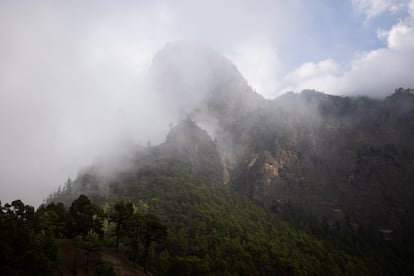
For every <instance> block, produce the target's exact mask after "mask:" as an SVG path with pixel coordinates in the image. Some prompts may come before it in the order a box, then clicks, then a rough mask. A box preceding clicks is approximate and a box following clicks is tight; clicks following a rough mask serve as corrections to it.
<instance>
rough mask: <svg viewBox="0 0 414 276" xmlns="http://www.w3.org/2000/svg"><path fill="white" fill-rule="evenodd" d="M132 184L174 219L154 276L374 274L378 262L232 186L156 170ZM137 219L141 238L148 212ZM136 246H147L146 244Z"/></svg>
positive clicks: (154, 262)
mask: <svg viewBox="0 0 414 276" xmlns="http://www.w3.org/2000/svg"><path fill="white" fill-rule="evenodd" d="M129 185H130V184H128V183H126V186H127V187H131V188H133V189H132V190H131V191H128V189H127V190H126V193H127V194H130V195H133V196H134V200H135V201H136V202H141V201H143V200H144V201H145V203H146V204H147V205H148V209H149V210H152V211H154V212H156V213H158V214H159V215H160V216H161V217H162V219H163V221H165V222H166V223H167V225H168V230H167V231H168V235H167V237H166V241H165V242H164V243H163V244H162V246H155V247H154V248H153V250H152V251H151V250H150V251H149V255H151V258H150V261H149V267H150V269H151V271H153V272H155V273H156V274H160V275H209V274H210V275H275V274H276V275H278V274H282V275H283V274H294V275H366V274H374V273H372V271H373V270H372V267H370V266H371V265H372V263H370V262H366V260H364V259H362V258H360V255H358V256H354V255H352V254H350V252H349V251H346V250H343V249H342V248H341V247H339V246H336V245H335V244H332V242H330V241H329V240H327V239H324V238H322V237H318V236H317V235H314V234H313V233H310V232H308V231H305V230H303V229H299V228H297V227H295V226H293V225H292V224H288V223H286V222H284V221H283V220H281V219H280V218H278V217H277V216H276V215H275V214H274V213H272V212H271V211H268V210H266V209H265V208H263V207H261V206H260V205H257V204H255V203H253V202H252V201H251V200H249V199H248V198H246V197H244V196H241V195H240V194H239V193H237V192H234V191H232V190H231V189H227V188H217V187H214V188H212V187H210V186H206V185H203V184H202V182H200V180H199V179H197V178H194V177H191V176H188V175H180V174H175V175H172V174H170V175H169V176H161V175H157V174H156V173H154V174H152V175H149V176H146V177H145V180H143V181H142V182H138V183H137V182H136V183H135V184H134V185H130V186H129ZM140 191H145V192H140ZM132 192H135V194H134V193H132ZM137 192H138V193H137ZM121 196H122V195H121ZM131 221H132V223H131V226H130V227H131V229H135V232H134V231H132V232H131V233H134V234H136V235H137V236H136V237H137V241H138V240H140V230H139V229H140V227H141V225H142V223H143V216H142V215H140V214H134V216H133V219H132V220H131ZM134 225H135V226H136V228H134ZM132 240H133V239H132V238H131V237H130V241H132ZM135 248H136V250H137V251H141V252H143V250H144V247H143V245H142V243H140V242H138V243H136V247H135ZM375 265H378V264H375ZM379 265H381V264H379ZM379 270H380V269H379ZM377 271H378V269H377Z"/></svg>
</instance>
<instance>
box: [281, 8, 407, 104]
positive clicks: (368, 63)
mask: <svg viewBox="0 0 414 276" xmlns="http://www.w3.org/2000/svg"><path fill="white" fill-rule="evenodd" d="M413 3H414V1H411V2H410V7H411V8H410V10H409V13H408V14H409V16H408V18H406V19H404V20H402V21H400V22H398V23H397V24H395V25H394V26H392V27H391V29H390V30H388V31H381V32H380V38H381V39H383V40H385V41H386V46H385V47H384V48H380V49H375V50H372V51H367V52H363V53H359V54H357V55H356V56H355V57H354V58H353V59H352V60H351V61H350V62H347V63H345V64H339V63H337V62H335V61H334V60H332V59H327V60H322V61H320V62H316V63H315V62H310V63H305V64H303V65H301V66H300V67H299V68H297V69H295V70H293V71H292V72H290V73H288V74H286V75H285V76H283V77H282V81H281V82H280V83H281V85H280V87H279V90H278V93H279V94H280V93H283V92H285V91H288V90H293V91H301V90H302V89H316V90H320V91H325V92H327V93H331V94H344V95H355V94H358V95H367V96H372V97H384V96H386V95H389V94H390V93H391V92H392V91H394V89H396V88H398V87H410V88H412V87H414V78H413V77H412V64H414V26H413V14H414V13H413V11H414V4H413Z"/></svg>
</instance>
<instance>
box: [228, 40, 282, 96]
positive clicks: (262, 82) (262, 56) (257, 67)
mask: <svg viewBox="0 0 414 276" xmlns="http://www.w3.org/2000/svg"><path fill="white" fill-rule="evenodd" d="M228 56H229V58H230V59H231V60H232V61H233V62H234V63H235V65H236V66H237V68H238V69H239V70H240V72H241V73H242V75H243V76H244V77H245V78H247V80H248V82H249V84H250V85H251V86H252V87H253V88H254V89H256V90H257V91H259V92H260V93H261V94H262V95H263V96H264V97H267V98H271V97H273V96H275V95H274V93H275V91H276V90H277V88H278V86H279V83H278V81H277V78H276V77H277V76H279V75H280V72H281V71H282V63H281V61H280V60H279V58H278V56H277V54H276V51H275V47H274V46H273V45H272V44H271V42H270V41H269V40H268V39H266V38H265V37H251V38H249V39H248V40H246V41H244V42H242V43H240V44H239V45H238V46H237V47H236V48H235V50H233V52H232V53H229V54H228Z"/></svg>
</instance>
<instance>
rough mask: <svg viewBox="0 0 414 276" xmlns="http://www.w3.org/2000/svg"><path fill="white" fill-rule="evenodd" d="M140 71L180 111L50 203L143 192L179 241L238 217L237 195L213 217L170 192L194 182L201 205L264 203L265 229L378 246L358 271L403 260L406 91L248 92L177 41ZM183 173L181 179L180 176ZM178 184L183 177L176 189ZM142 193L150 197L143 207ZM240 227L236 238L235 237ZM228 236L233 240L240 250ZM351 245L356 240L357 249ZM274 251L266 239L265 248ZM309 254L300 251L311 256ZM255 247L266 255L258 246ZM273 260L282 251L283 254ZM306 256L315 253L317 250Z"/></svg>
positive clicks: (413, 106)
mask: <svg viewBox="0 0 414 276" xmlns="http://www.w3.org/2000/svg"><path fill="white" fill-rule="evenodd" d="M149 78H150V80H151V83H152V89H153V92H154V94H155V96H156V97H157V98H158V100H159V102H160V106H162V107H163V108H165V109H166V110H167V112H170V113H171V114H175V115H176V114H179V115H180V117H181V118H183V119H182V120H181V121H180V122H179V123H178V124H177V125H176V126H175V127H172V128H171V129H170V132H169V134H168V136H167V137H166V141H165V142H164V143H162V144H160V145H157V146H148V147H135V148H133V149H131V150H130V152H129V154H128V156H127V157H125V158H121V159H122V160H123V162H122V164H123V165H122V166H120V165H119V159H118V161H113V160H109V161H108V162H106V163H105V164H106V165H105V166H102V165H99V164H94V165H92V166H91V167H90V168H86V169H85V170H83V171H82V172H80V173H79V176H78V177H77V179H75V180H74V181H73V182H70V183H68V184H67V185H66V187H65V189H63V191H62V192H60V193H57V194H55V195H54V197H52V198H51V199H50V200H54V201H63V202H66V203H67V204H68V203H69V202H71V201H72V200H73V199H74V198H76V196H78V195H79V194H81V193H86V194H88V196H90V197H91V198H92V199H93V200H94V201H95V202H97V203H101V204H104V203H105V202H107V201H108V200H114V199H116V198H129V199H131V200H132V201H133V202H136V203H139V202H142V201H143V202H145V204H149V205H153V206H155V207H154V208H158V212H159V213H160V214H161V215H162V216H163V218H164V219H165V220H166V221H169V223H170V226H173V225H175V224H174V220H176V219H177V216H178V217H180V218H181V219H182V221H180V223H179V227H182V228H180V229H184V230H182V231H184V233H182V235H184V236H183V237H181V239H182V240H184V241H186V242H190V241H193V240H192V239H194V238H196V239H197V237H201V236H203V235H204V234H205V233H207V232H208V231H212V230H211V228H210V227H209V225H210V224H211V223H212V221H214V220H215V219H223V217H225V216H226V212H227V211H228V212H229V214H230V213H232V212H236V213H237V217H238V219H239V218H240V219H241V217H242V214H240V213H238V212H239V211H240V210H230V209H231V208H241V206H242V204H247V203H240V201H239V199H237V200H236V202H233V203H234V206H229V205H225V206H226V207H225V208H228V209H223V210H221V209H220V210H221V211H220V212H219V214H218V213H216V214H215V215H213V214H211V216H217V217H209V218H206V217H204V215H203V214H205V212H209V211H207V210H210V211H211V209H208V208H211V207H207V206H205V205H203V204H207V203H200V202H201V201H200V200H201V199H200V196H199V195H194V193H190V194H188V193H185V192H184V191H181V190H179V189H188V190H189V191H193V189H196V190H197V189H199V188H197V187H200V185H201V186H203V185H206V187H208V188H206V189H208V193H212V196H211V197H208V198H205V199H203V200H206V202H208V200H210V199H211V200H213V199H212V198H216V199H217V200H218V202H215V203H211V204H215V205H220V204H222V203H219V202H222V201H223V200H224V201H225V202H229V201H232V198H237V197H238V196H242V198H249V200H250V201H249V203H248V204H253V205H254V206H260V207H254V208H264V209H260V210H266V211H263V212H269V211H271V212H272V215H269V216H270V217H272V216H276V217H277V219H276V218H273V217H272V218H270V217H269V216H268V215H264V217H263V216H262V215H258V217H257V218H256V219H257V220H260V221H262V220H264V221H265V220H269V223H270V225H271V224H272V223H274V225H273V226H269V227H270V228H269V229H273V227H279V226H277V225H279V223H281V222H280V221H281V220H285V221H287V222H288V223H289V224H290V225H291V226H293V227H296V228H297V229H296V230H295V231H299V232H298V233H299V234H298V235H299V236H300V235H301V234H300V233H302V232H301V231H304V232H306V233H308V234H309V235H311V236H310V237H311V238H310V239H314V238H316V239H317V240H320V241H323V243H324V242H326V240H330V242H328V243H329V244H330V243H332V242H333V245H332V248H335V250H345V252H347V254H349V256H358V257H359V258H362V256H361V252H364V253H366V252H368V251H369V252H370V253H369V254H374V255H375V254H380V257H378V259H376V261H374V263H375V264H373V263H370V262H369V261H368V260H364V261H363V262H364V266H365V268H363V269H366V271H367V273H368V271H369V273H370V274H378V273H380V274H381V270H379V271H376V272H373V271H374V270H372V267H375V266H378V269H380V268H381V263H383V265H384V266H388V263H387V264H385V263H386V261H385V260H386V259H387V258H388V261H390V262H391V263H393V264H392V265H390V266H391V267H394V268H395V266H398V265H396V264H397V263H398V264H400V265H401V264H402V263H404V262H405V260H407V259H410V258H411V256H412V254H411V252H412V251H410V250H411V249H410V248H411V247H410V246H411V245H412V244H413V239H412V237H411V232H412V231H413V230H414V204H413V202H414V201H413V200H412V199H414V186H413V185H412V183H414V170H413V169H412V168H414V139H413V138H414V94H413V90H410V89H397V90H396V91H395V92H394V93H393V94H392V95H390V96H388V97H387V98H385V99H370V98H367V97H344V96H333V95H327V94H323V93H320V92H317V91H313V90H305V91H303V92H301V93H291V92H290V93H286V94H284V95H281V96H279V97H277V98H275V99H272V100H268V99H264V98H263V97H261V96H260V95H258V94H257V93H256V92H254V91H253V90H252V88H251V87H250V86H249V85H248V84H247V82H246V80H245V79H244V78H243V77H242V75H241V74H240V72H239V71H238V70H237V68H236V67H235V66H234V65H233V64H232V63H231V62H230V61H229V60H228V59H226V58H224V57H222V56H221V55H219V54H218V53H217V52H215V51H214V50H210V49H206V48H204V47H202V46H199V45H194V44H188V43H184V42H178V43H170V44H167V45H166V47H165V48H164V49H163V50H161V51H160V52H159V53H157V54H156V56H155V57H154V60H153V64H152V66H151V69H150V74H149ZM111 162H112V164H113V165H111ZM110 167H116V168H117V169H116V170H113V171H112V172H111V173H110V174H108V173H107V169H106V168H110ZM183 174H184V175H189V176H190V178H185V179H186V180H185V181H184V180H182V179H181V178H180V177H181V176H182V175H183ZM177 177H178V180H177ZM180 179H181V180H180ZM183 182H185V183H187V184H188V183H192V184H191V185H190V184H188V185H189V186H188V185H187V184H185V185H187V186H185V185H184V186H185V187H184V186H182V183H183ZM180 183H181V184H180ZM175 186H176V188H174V187H175ZM179 187H181V188H179ZM203 187H204V186H203ZM170 189H173V191H171V190H170ZM177 189H178V190H177ZM178 191H179V192H178ZM205 192H206V191H205ZM229 192H230V193H233V192H237V196H236V195H235V194H231V196H229V195H228V193H229ZM206 193H207V192H206ZM154 200H155V202H158V203H159V204H158V203H157V204H158V205H157V204H155V205H154V202H153V201H154ZM177 200H178V201H180V202H187V203H188V204H190V206H191V207H190V206H187V207H188V208H189V209H188V210H193V211H189V213H185V212H186V211H185V210H187V209H185V208H184V209H183V208H182V206H175V205H174V204H173V203H172V202H174V201H177ZM240 200H241V199H240ZM243 200H244V199H243ZM165 202H169V203H168V204H167V203H165ZM202 202H205V201H202ZM213 202H214V200H213ZM164 203H165V204H164ZM163 204H164V205H163ZM194 204H195V205H194ZM199 204H201V205H199ZM207 205H208V204H207ZM253 205H252V206H253ZM172 206H175V207H174V208H176V209H174V210H181V211H177V212H179V214H177V213H176V212H171V211H170V210H169V209H170V208H172ZM249 206H250V205H249ZM192 208H195V209H192ZM203 208H207V209H205V210H203ZM252 208H253V207H252ZM225 210H227V211H225ZM180 212H184V214H183V213H180ZM260 212H262V211H260ZM266 214H267V213H266ZM183 216H184V217H183ZM209 216H210V215H209ZM239 216H240V217H239ZM200 217H201V218H200ZM196 220H197V221H198V222H199V223H201V224H203V225H204V226H203V227H201V228H200V229H198V230H197V231H198V232H197V231H196V230H191V229H192V228H191V224H192V221H196ZM210 220H212V221H210ZM263 223H264V224H266V223H265V222H263ZM283 223H285V222H283ZM227 226H228V225H227ZM227 226H226V227H227ZM174 227H178V226H177V225H175V226H174ZM220 227H224V226H222V225H221V226H217V228H215V229H216V231H221V230H220ZM229 227H230V228H231V226H229ZM243 227H244V226H243ZM246 227H247V226H246ZM263 227H265V226H263ZM177 229H178V228H177ZM226 229H227V228H226ZM252 229H253V228H252ZM252 229H251V230H252ZM273 230H274V229H273ZM273 230H269V231H273ZM177 231H178V230H177ZM180 231H181V230H180ZM188 231H196V232H195V233H193V234H191V235H196V237H194V236H192V238H190V236H188V235H190V234H189V233H190V232H188ZM200 231H201V232H200ZM203 231H207V232H203ZM223 231H224V230H223ZM226 231H227V230H226ZM243 231H244V232H243ZM243 231H242V232H243V233H244V234H243V235H248V231H247V230H246V229H244V230H243ZM246 231H247V232H246ZM249 231H250V230H249ZM252 231H253V230H252ZM203 233H204V234H203ZM208 233H210V232H208ZM321 233H323V234H321ZM345 233H346V234H345ZM308 234H306V235H308ZM197 235H199V236H197ZM243 235H241V236H237V237H238V238H240V239H242V237H243ZM275 235H276V234H275ZM295 235H296V234H295ZM293 236H294V235H293ZM207 237H208V239H210V238H212V237H211V236H210V235H207ZM266 237H267V236H266ZM367 237H370V238H372V237H375V238H378V240H377V241H376V242H374V244H375V246H377V242H379V243H381V244H382V242H384V241H385V242H388V244H386V246H385V248H388V246H390V247H393V246H396V247H397V249H398V250H397V251H398V252H400V253H398V254H400V255H399V256H400V257H401V259H398V258H400V257H395V255H392V254H391V253H390V254H388V253H387V254H388V255H387V254H385V253H384V252H386V250H385V251H381V250H383V247H381V246H382V245H381V246H380V247H370V246H371V243H369V242H367V243H365V240H364V239H365V238H367ZM222 238H223V236H221V237H220V239H222ZM267 238H269V239H272V237H267ZM370 238H368V240H369V239H370ZM293 239H294V240H295V239H296V236H295V238H293ZM338 240H340V242H337V241H338ZM361 240H362V242H360V241H361ZM193 242H194V241H193ZM206 242H207V243H209V242H210V241H209V240H208V241H206ZM240 242H241V244H240V245H237V246H241V247H242V248H243V250H244V249H245V247H243V243H242V241H240ZM246 246H247V245H246ZM281 246H282V245H281ZM283 246H286V245H283ZM290 246H294V245H290ZM312 246H316V245H315V244H314V245H312ZM194 247H196V245H194ZM328 248H329V246H328ZM345 248H346V249H345ZM358 248H364V249H361V251H358V250H359V249H358ZM368 248H369V249H368ZM374 248H377V249H378V250H377V251H375V250H374ZM277 249H278V247H277V246H276V247H274V248H272V249H269V248H268V249H266V250H277ZM400 249H401V250H400ZM192 250H195V249H194V248H192V246H191V245H188V244H187V245H186V250H184V251H185V252H184V253H183V254H184V255H183V256H187V257H188V256H192V255H191V254H192V253H194V252H192ZM324 250H325V249H324ZM371 250H372V251H371ZM387 250H388V249H387ZM311 251H312V250H311ZM266 252H268V251H266ZM312 252H313V253H310V254H311V255H312V254H319V253H316V252H314V251H312ZM357 252H359V253H357ZM374 252H375V253H374ZM379 252H383V255H381V254H382V253H379ZM401 252H402V253H401ZM204 253H205V252H204ZM194 254H195V255H194V256H197V258H199V259H200V258H201V259H202V260H204V259H203V258H207V257H206V256H207V255H205V254H204V255H203V254H201V255H200V254H199V255H197V254H196V253H194ZM257 254H263V256H267V257H269V258H273V257H274V255H272V254H270V255H268V254H267V253H263V252H262V253H257ZM289 254H290V253H289ZM289 254H288V256H291V255H289ZM292 254H293V253H292ZM294 254H300V253H298V252H296V251H295V252H294ZM398 254H397V255H398ZM404 254H405V255H404ZM300 256H302V255H300ZM313 256H314V255H313ZM390 256H391V257H390ZM253 257H254V256H252V258H253ZM279 257H280V256H279ZM175 258H178V256H175ZM223 258H224V257H223ZM249 258H250V257H249ZM283 258H287V259H286V260H289V257H287V256H284V257H283ZM303 258H305V257H303ZM338 258H340V257H338ZM344 258H345V257H344ZM346 258H348V257H346ZM299 259H300V258H299ZM176 260H177V261H178V259H176ZM278 260H279V261H281V260H282V259H278ZM283 260H285V259H283ZM297 260H298V259H296V261H297ZM198 261H199V260H198ZM227 261H229V262H231V261H230V260H227ZM246 262H247V261H246ZM299 262H300V261H299ZM306 262H308V261H306ZM317 262H323V260H322V259H320V258H317ZM352 262H353V261H352ZM258 263H260V262H258ZM368 263H369V265H368ZM240 265H241V264H240ZM279 265H280V263H279ZM331 265H333V264H332V263H331ZM358 265H359V264H358ZM358 265H357V264H355V263H354V264H352V265H351V266H352V267H354V266H358ZM289 267H290V266H289V265H287V264H286V263H285V265H281V266H278V268H277V269H282V270H274V271H278V272H279V273H282V272H283V273H282V274H290V272H289V269H288V268H289ZM292 267H293V268H292V269H293V272H292V273H294V272H296V273H298V274H306V273H310V274H312V273H316V274H320V271H324V269H323V268H322V266H318V268H315V270H312V269H313V268H312V269H310V270H306V269H304V270H303V271H302V270H301V269H303V268H299V267H300V266H292ZM401 267H402V265H401ZM342 268H343V267H342ZM255 269H256V268H255ZM284 269H288V270H284ZM343 269H344V268H343ZM397 270H398V269H397ZM217 271H219V270H217ZM237 271H239V270H237ZM246 271H247V270H246ZM299 271H301V273H299ZM312 271H313V272H312ZM325 271H327V270H325ZM233 272H234V271H233ZM251 272H252V273H256V272H257V273H259V274H268V272H269V273H270V271H267V272H263V273H262V271H255V270H251ZM394 272H395V271H394ZM346 273H351V272H349V271H348V272H347V270H346V269H345V270H343V271H342V272H338V273H334V274H346ZM389 273H390V274H394V273H391V272H389ZM395 273H396V274H400V273H402V271H400V272H399V273H398V272H395ZM351 274H353V273H351ZM362 274H365V273H362Z"/></svg>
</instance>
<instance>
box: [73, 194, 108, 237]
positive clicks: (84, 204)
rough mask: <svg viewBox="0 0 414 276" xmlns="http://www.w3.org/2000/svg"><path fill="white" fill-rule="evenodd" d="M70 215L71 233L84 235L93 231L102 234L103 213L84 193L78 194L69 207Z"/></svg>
mask: <svg viewBox="0 0 414 276" xmlns="http://www.w3.org/2000/svg"><path fill="white" fill-rule="evenodd" d="M69 213H70V216H71V224H70V226H71V227H70V228H71V235H72V236H75V235H86V234H88V233H89V232H94V233H97V234H99V235H100V236H103V219H104V213H103V210H102V208H100V207H99V206H98V205H96V204H93V203H92V202H91V201H90V200H89V198H88V197H87V196H85V195H80V196H79V198H78V199H76V200H75V201H73V203H72V205H71V206H70V208H69Z"/></svg>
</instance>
